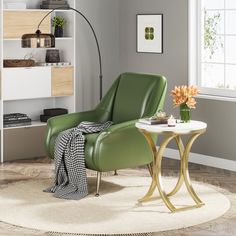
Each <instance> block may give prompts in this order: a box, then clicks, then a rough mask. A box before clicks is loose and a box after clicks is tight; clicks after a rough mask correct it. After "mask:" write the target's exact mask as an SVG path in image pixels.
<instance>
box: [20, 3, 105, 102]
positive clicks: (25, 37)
mask: <svg viewBox="0 0 236 236" xmlns="http://www.w3.org/2000/svg"><path fill="white" fill-rule="evenodd" d="M58 9H66V10H73V11H75V12H76V13H78V14H79V15H80V16H82V17H83V18H84V20H85V21H86V22H87V23H88V25H89V27H90V29H91V30H92V32H93V36H94V38H95V41H96V45H97V50H98V59H99V71H100V73H99V85H100V94H99V98H100V100H101V99H102V83H103V74H102V57H101V50H100V46H99V43H98V38H97V35H96V33H95V30H94V28H93V26H92V24H91V23H90V21H89V20H88V19H87V17H86V16H85V15H84V14H83V13H82V12H80V11H78V10H77V9H75V8H72V7H68V8H65V7H58V8H54V9H52V10H51V11H50V12H49V13H47V14H46V15H45V16H44V17H43V19H42V20H41V21H40V22H39V24H38V29H37V31H36V33H35V35H36V36H35V35H34V38H37V39H38V42H39V39H40V38H41V37H42V36H45V35H46V34H42V33H41V31H40V30H39V28H40V25H41V24H42V22H43V21H44V20H45V18H46V17H47V16H48V15H50V14H51V13H52V12H54V11H55V10H58ZM27 37H29V38H30V37H32V34H25V35H23V36H22V40H26V39H27ZM50 37H52V36H51V35H50ZM53 37H54V36H53ZM37 46H38V47H40V46H39V45H37Z"/></svg>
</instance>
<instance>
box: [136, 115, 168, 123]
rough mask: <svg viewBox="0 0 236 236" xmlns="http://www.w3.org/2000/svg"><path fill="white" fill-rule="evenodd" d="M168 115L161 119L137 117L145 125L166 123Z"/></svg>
mask: <svg viewBox="0 0 236 236" xmlns="http://www.w3.org/2000/svg"><path fill="white" fill-rule="evenodd" d="M167 120H168V117H165V118H161V119H158V118H156V119H151V118H142V119H139V122H140V123H143V124H147V125H160V124H167Z"/></svg>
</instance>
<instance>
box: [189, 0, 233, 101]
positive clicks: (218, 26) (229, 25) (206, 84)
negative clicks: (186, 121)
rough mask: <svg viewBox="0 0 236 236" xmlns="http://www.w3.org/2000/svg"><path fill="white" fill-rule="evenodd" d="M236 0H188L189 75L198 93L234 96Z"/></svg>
mask: <svg viewBox="0 0 236 236" xmlns="http://www.w3.org/2000/svg"><path fill="white" fill-rule="evenodd" d="M235 22H236V0H189V60H190V65H189V78H190V83H191V84H195V85H197V86H198V87H199V88H200V91H201V94H205V95H214V96H222V97H233V98H236V24H235Z"/></svg>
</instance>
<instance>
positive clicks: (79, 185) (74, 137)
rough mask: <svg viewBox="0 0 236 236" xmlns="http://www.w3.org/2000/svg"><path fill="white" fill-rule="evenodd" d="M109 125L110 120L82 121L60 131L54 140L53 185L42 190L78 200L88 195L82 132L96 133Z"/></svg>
mask: <svg viewBox="0 0 236 236" xmlns="http://www.w3.org/2000/svg"><path fill="white" fill-rule="evenodd" d="M111 125H112V122H111V121H107V122H105V123H94V122H88V121H84V122H81V123H80V124H79V125H78V126H77V127H75V128H72V129H68V130H66V131H64V132H61V133H60V134H59V135H58V137H57V139H56V142H55V152H54V156H55V185H54V186H53V187H50V188H48V189H45V190H44V192H50V193H54V196H55V197H57V198H63V199H71V200H79V199H81V198H83V197H85V196H86V195H88V184H87V176H86V169H85V160H84V144H85V137H84V135H83V134H90V133H97V132H100V131H102V130H104V129H106V128H108V127H109V126H111Z"/></svg>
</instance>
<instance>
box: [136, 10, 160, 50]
mask: <svg viewBox="0 0 236 236" xmlns="http://www.w3.org/2000/svg"><path fill="white" fill-rule="evenodd" d="M137 52H138V53H157V54H162V53H163V14H138V15H137Z"/></svg>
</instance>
